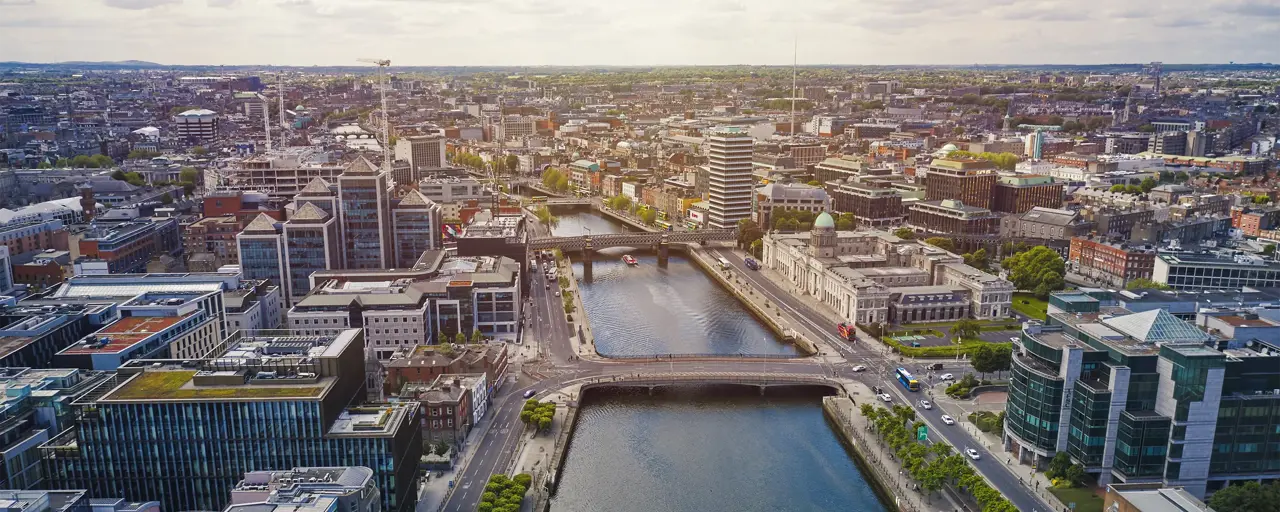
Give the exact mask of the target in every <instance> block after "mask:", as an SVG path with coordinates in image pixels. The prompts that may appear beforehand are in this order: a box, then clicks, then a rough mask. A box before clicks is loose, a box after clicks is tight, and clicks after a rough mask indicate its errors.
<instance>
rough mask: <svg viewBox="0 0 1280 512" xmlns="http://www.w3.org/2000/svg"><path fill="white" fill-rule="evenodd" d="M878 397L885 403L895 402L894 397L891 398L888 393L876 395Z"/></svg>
mask: <svg viewBox="0 0 1280 512" xmlns="http://www.w3.org/2000/svg"><path fill="white" fill-rule="evenodd" d="M876 396H878V397H880V399H881V400H884V401H886V402H892V401H893V398H892V397H890V396H889V394H888V393H880V394H879V395H876Z"/></svg>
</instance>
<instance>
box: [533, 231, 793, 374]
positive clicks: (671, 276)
mask: <svg viewBox="0 0 1280 512" xmlns="http://www.w3.org/2000/svg"><path fill="white" fill-rule="evenodd" d="M559 218H560V223H559V225H558V226H556V228H555V229H554V230H553V231H552V232H553V233H554V234H555V235H557V236H578V235H583V234H587V233H588V232H590V233H592V234H604V233H621V232H625V231H627V230H628V228H627V226H625V225H622V224H620V223H617V222H615V221H613V220H612V219H609V218H607V217H604V216H601V215H600V214H598V213H595V212H592V211H589V210H583V209H575V210H571V211H567V212H561V213H560V214H559ZM628 253H630V254H632V255H633V256H634V257H635V258H636V259H637V260H638V261H639V265H636V266H634V267H632V266H628V265H626V264H624V263H623V262H622V260H621V258H622V255H624V254H628ZM569 256H570V259H572V260H574V265H573V269H574V274H575V276H576V277H577V278H578V283H579V290H581V294H582V303H583V305H584V306H585V307H586V310H587V317H588V319H590V320H591V331H592V333H593V334H594V336H595V343H596V350H597V351H598V352H599V353H600V354H601V355H603V356H606V357H637V356H652V355H665V354H709V355H769V356H781V357H788V356H795V355H797V353H798V352H797V350H796V348H795V346H794V345H791V344H788V343H784V342H782V341H780V340H779V339H778V337H777V336H775V335H774V333H773V332H772V331H771V330H769V328H768V327H766V326H764V325H763V324H761V323H760V321H759V320H757V319H756V318H755V317H753V316H752V315H751V313H750V312H748V311H747V310H746V308H744V307H743V306H742V304H741V303H740V302H738V299H737V298H735V297H734V296H733V295H732V294H730V293H729V292H728V291H726V290H725V289H724V288H723V287H721V286H720V285H719V284H718V283H716V282H715V281H714V280H712V278H711V277H709V276H707V275H706V273H704V272H703V271H702V270H701V269H699V268H698V267H697V266H696V265H694V264H693V263H692V262H690V261H689V260H688V259H687V258H685V257H684V256H682V255H681V254H680V253H679V252H675V251H673V252H672V255H671V257H670V258H669V260H668V264H667V266H666V267H665V268H662V267H659V266H658V258H657V255H655V254H653V253H652V252H649V251H647V250H644V251H643V252H642V251H641V250H638V249H627V248H613V249H603V250H600V251H597V252H596V255H595V258H594V259H593V260H592V266H591V274H592V280H591V282H585V281H583V280H582V262H581V261H580V257H581V255H575V254H570V255H569Z"/></svg>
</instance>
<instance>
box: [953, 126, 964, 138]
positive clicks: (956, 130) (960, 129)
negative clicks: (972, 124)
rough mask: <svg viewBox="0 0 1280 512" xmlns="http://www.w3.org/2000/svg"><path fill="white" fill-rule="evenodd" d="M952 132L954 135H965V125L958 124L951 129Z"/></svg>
mask: <svg viewBox="0 0 1280 512" xmlns="http://www.w3.org/2000/svg"><path fill="white" fill-rule="evenodd" d="M951 134H952V135H955V136H960V135H964V127H963V126H957V127H955V128H952V129H951Z"/></svg>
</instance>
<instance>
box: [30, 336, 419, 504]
mask: <svg viewBox="0 0 1280 512" xmlns="http://www.w3.org/2000/svg"><path fill="white" fill-rule="evenodd" d="M258 334H259V335H258V336H242V335H241V333H235V334H233V335H232V336H231V337H229V338H228V339H227V340H225V341H224V342H223V343H224V345H223V346H224V347H225V348H224V349H222V350H219V351H218V352H216V353H215V354H213V355H212V356H211V357H208V358H201V359H189V360H173V359H170V360H134V361H131V362H129V363H127V364H126V365H125V366H122V367H121V368H120V371H119V372H118V373H117V374H116V375H115V376H114V377H113V378H111V379H109V380H107V381H106V382H105V383H104V384H102V385H100V386H98V387H97V388H95V389H93V390H92V391H90V392H89V394H88V395H86V396H84V397H82V398H81V399H80V400H78V401H76V402H75V403H74V404H73V407H75V408H76V424H75V426H74V427H73V428H71V429H68V430H66V431H63V432H62V433H60V434H59V435H58V436H56V437H55V438H54V439H52V440H51V441H49V442H47V443H45V444H44V445H42V446H41V452H42V454H43V456H44V461H45V464H46V468H48V469H49V470H50V471H51V473H52V474H57V475H58V478H57V479H56V480H57V483H58V485H59V486H62V487H67V488H77V489H88V490H89V492H90V493H92V494H94V495H117V496H124V497H125V498H126V499H131V500H138V499H144V498H145V499H154V500H157V501H159V502H160V503H161V504H162V506H164V508H165V509H166V510H193V509H196V510H220V509H222V508H224V507H226V506H227V505H228V504H229V496H228V489H231V488H232V487H233V486H235V485H236V483H237V482H240V481H242V475H244V474H246V473H249V472H252V471H283V470H289V469H291V468H296V467H299V465H304V466H306V467H330V466H363V467H367V468H372V469H373V472H374V475H373V480H374V485H375V486H376V487H377V488H378V489H379V490H380V491H381V506H382V510H387V511H400V512H408V511H410V510H412V509H413V503H414V501H415V499H414V493H415V491H416V490H417V489H416V478H415V477H416V475H417V473H418V460H419V458H420V457H421V453H422V438H421V436H422V432H421V430H420V429H419V423H418V418H417V407H415V406H410V405H405V404H368V405H362V404H361V400H362V398H363V397H364V395H365V379H364V355H363V351H364V338H363V336H362V333H361V331H360V330H357V329H347V330H339V331H335V333H334V334H329V335H322V336H304V335H298V334H296V333H292V332H288V331H281V332H276V333H258ZM142 418H146V419H147V420H146V421H140V419H142Z"/></svg>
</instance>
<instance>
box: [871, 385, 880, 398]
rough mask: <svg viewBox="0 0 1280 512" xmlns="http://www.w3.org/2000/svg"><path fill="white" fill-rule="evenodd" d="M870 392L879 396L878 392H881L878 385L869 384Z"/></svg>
mask: <svg viewBox="0 0 1280 512" xmlns="http://www.w3.org/2000/svg"><path fill="white" fill-rule="evenodd" d="M871 392H872V393H875V394H876V396H880V392H881V389H880V386H871Z"/></svg>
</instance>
